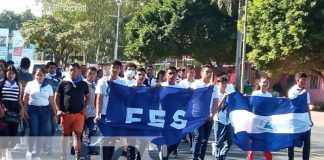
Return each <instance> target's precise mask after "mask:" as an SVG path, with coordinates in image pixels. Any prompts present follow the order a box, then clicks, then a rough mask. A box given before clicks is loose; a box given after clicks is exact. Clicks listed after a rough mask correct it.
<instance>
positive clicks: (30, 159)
mask: <svg viewBox="0 0 324 160" xmlns="http://www.w3.org/2000/svg"><path fill="white" fill-rule="evenodd" d="M32 157H33V153H32V152H27V153H26V160H32Z"/></svg>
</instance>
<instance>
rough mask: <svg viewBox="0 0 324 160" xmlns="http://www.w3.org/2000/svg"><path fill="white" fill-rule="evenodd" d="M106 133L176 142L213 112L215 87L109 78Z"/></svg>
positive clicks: (103, 126) (101, 125)
mask: <svg viewBox="0 0 324 160" xmlns="http://www.w3.org/2000/svg"><path fill="white" fill-rule="evenodd" d="M108 90H109V101H108V107H107V113H106V117H105V118H102V119H101V121H100V122H99V123H98V126H99V128H100V131H101V133H102V135H103V136H148V137H152V136H156V137H159V138H158V139H155V140H154V143H156V144H167V145H171V144H175V143H177V142H178V141H179V140H180V139H181V138H182V136H183V135H184V134H186V133H189V132H192V131H194V129H196V128H198V127H199V126H200V125H202V124H203V123H204V122H205V121H206V120H207V117H208V116H209V111H210V102H211V96H212V92H213V88H212V87H206V88H201V89H196V90H191V89H181V88H171V87H155V88H150V87H126V86H122V85H119V84H116V83H111V82H109V89H108Z"/></svg>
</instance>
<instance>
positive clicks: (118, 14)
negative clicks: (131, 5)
mask: <svg viewBox="0 0 324 160" xmlns="http://www.w3.org/2000/svg"><path fill="white" fill-rule="evenodd" d="M116 3H117V28H116V42H115V49H114V59H117V54H118V36H119V35H118V34H119V20H120V6H121V3H122V0H116Z"/></svg>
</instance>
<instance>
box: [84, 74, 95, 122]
mask: <svg viewBox="0 0 324 160" xmlns="http://www.w3.org/2000/svg"><path fill="white" fill-rule="evenodd" d="M84 81H85V82H87V84H88V87H89V93H90V102H89V106H88V112H87V117H95V116H96V108H95V104H94V103H95V98H96V94H95V90H96V86H95V85H96V84H95V83H91V82H88V81H87V80H86V79H84Z"/></svg>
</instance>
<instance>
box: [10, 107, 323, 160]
mask: <svg viewBox="0 0 324 160" xmlns="http://www.w3.org/2000/svg"><path fill="white" fill-rule="evenodd" d="M312 117H313V121H314V122H315V126H314V127H313V129H312V138H311V157H310V159H311V160H324V123H323V122H324V112H312ZM212 142H213V135H211V138H210V141H209V143H208V148H207V154H206V159H207V160H212V159H214V157H213V156H212V154H211V143H212ZM53 146H57V147H54V148H55V150H54V153H53V154H52V155H51V156H48V155H46V154H45V153H44V154H42V155H41V158H42V159H44V160H57V159H58V158H59V155H60V150H59V149H58V148H59V147H58V146H59V138H58V139H56V140H55V143H54V145H53ZM295 150H296V151H295V157H296V160H301V159H302V158H301V156H302V154H301V153H302V150H301V149H300V148H295ZM83 153H85V151H84V152H83ZM25 154H26V150H25V149H22V150H17V151H12V155H13V159H14V160H16V159H17V160H23V159H25ZM150 155H151V157H152V158H153V159H158V154H157V152H156V151H155V152H150ZM245 157H246V152H244V151H242V150H240V149H239V148H237V147H236V146H233V147H232V148H231V150H230V151H229V155H228V157H227V159H228V160H244V159H245ZM190 158H191V153H190V150H189V145H188V144H180V147H179V151H178V157H177V158H171V159H181V160H185V159H190ZM69 159H74V157H73V156H70V157H69ZM91 159H95V160H96V159H100V158H99V156H92V157H91ZM119 159H122V158H119ZM261 159H263V157H262V153H261V152H257V153H256V155H255V160H261ZM273 159H274V160H287V151H286V150H282V151H280V152H274V153H273Z"/></svg>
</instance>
